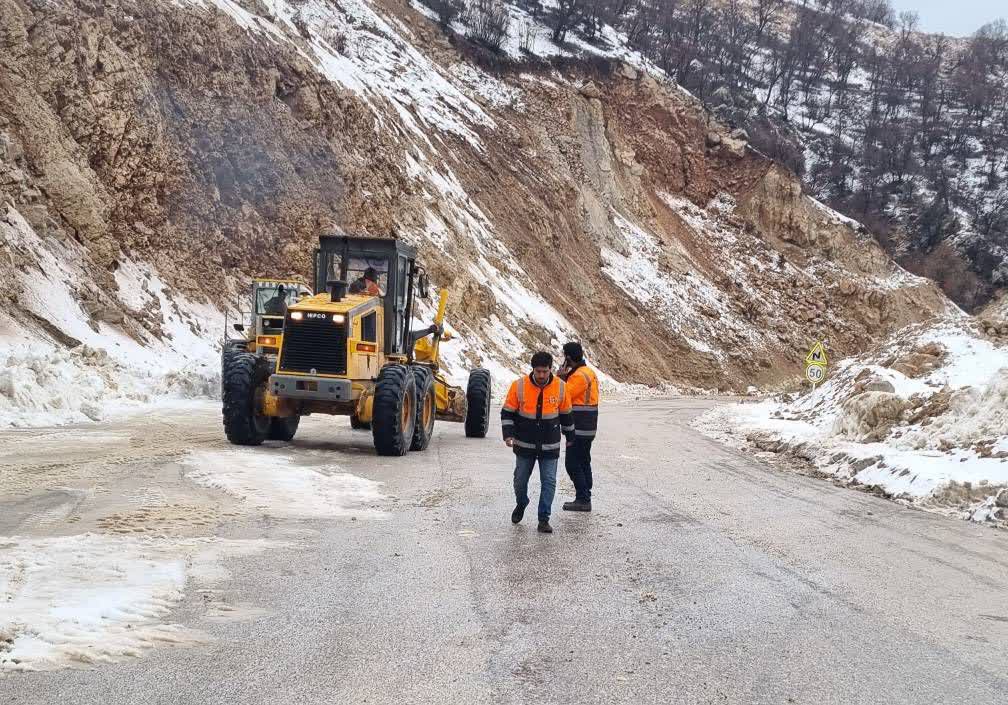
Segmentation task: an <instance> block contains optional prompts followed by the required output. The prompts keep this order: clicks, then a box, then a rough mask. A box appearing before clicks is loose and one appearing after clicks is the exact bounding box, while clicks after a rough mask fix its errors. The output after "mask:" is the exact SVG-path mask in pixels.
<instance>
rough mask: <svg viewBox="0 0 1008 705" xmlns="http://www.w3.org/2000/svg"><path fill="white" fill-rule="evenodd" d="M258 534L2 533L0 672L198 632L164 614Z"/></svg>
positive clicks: (180, 640)
mask: <svg viewBox="0 0 1008 705" xmlns="http://www.w3.org/2000/svg"><path fill="white" fill-rule="evenodd" d="M264 546H265V544H264V543H262V542H256V541H219V540H212V539H202V540H200V539H190V540H185V541H181V542H180V541H172V540H166V539H150V538H134V537H113V536H101V535H96V534H82V535H78V536H61V537H55V538H19V537H12V538H0V548H2V551H0V602H2V603H3V606H4V608H3V610H2V611H0V671H3V670H32V671H41V670H54V669H58V668H67V667H85V666H88V665H92V664H99V663H110V662H114V661H119V660H122V659H125V658H129V657H136V656H140V655H142V654H143V653H145V652H146V651H149V650H150V649H152V648H154V647H156V646H158V645H164V644H192V643H197V642H200V641H202V640H203V638H204V637H203V636H202V635H201V634H200V633H199V632H196V631H194V630H191V629H186V628H184V627H182V626H180V625H178V624H173V623H171V622H170V621H169V617H170V613H171V610H172V609H173V608H174V607H175V606H176V605H177V604H178V603H179V602H180V601H181V600H182V597H183V591H184V589H185V586H186V583H187V581H188V580H190V579H194V580H197V581H199V582H201V583H206V582H209V581H214V580H216V579H219V578H220V577H221V576H222V575H223V574H222V573H220V572H219V571H218V570H214V571H209V570H204V569H203V568H202V567H203V566H209V565H213V564H215V563H216V562H217V561H218V560H219V559H220V558H221V557H222V556H223V555H230V556H234V555H243V554H244V555H247V554H250V553H255V552H257V551H259V550H261V549H262V548H263V547H264Z"/></svg>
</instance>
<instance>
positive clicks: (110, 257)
mask: <svg viewBox="0 0 1008 705" xmlns="http://www.w3.org/2000/svg"><path fill="white" fill-rule="evenodd" d="M740 137H742V136H740V135H737V134H736V135H734V136H733V135H731V134H728V132H727V131H726V130H725V129H724V128H723V127H721V126H720V125H718V124H717V123H716V122H713V121H711V120H710V118H709V117H708V116H707V114H706V113H705V112H704V111H703V110H702V108H701V107H700V106H699V105H698V104H697V103H696V101H694V100H693V99H692V98H691V97H690V96H689V95H688V94H686V93H684V92H682V91H680V90H679V89H677V88H676V87H674V86H666V85H661V84H659V83H658V82H657V81H656V80H655V79H654V78H652V77H651V76H649V75H648V74H647V73H645V72H643V71H641V70H640V67H634V66H631V65H629V64H626V63H621V62H599V61H591V62H581V63H578V62H566V63H565V64H564V65H563V67H562V68H556V67H552V66H550V65H549V64H545V63H544V64H542V65H540V66H539V67H538V68H537V69H535V70H529V71H527V72H524V73H521V72H518V71H513V72H509V73H505V74H503V75H490V74H488V73H486V72H485V71H484V70H483V69H481V68H479V67H478V66H476V65H474V64H472V63H470V62H468V61H467V60H466V59H465V58H464V57H463V54H461V53H460V52H459V50H458V48H457V47H456V46H453V45H452V44H451V43H449V42H448V41H447V39H446V37H445V36H444V34H443V33H442V32H441V30H439V29H438V28H437V26H436V25H435V24H434V23H433V22H431V21H430V20H429V19H428V18H427V17H425V16H424V15H422V14H421V13H420V12H419V11H418V9H417V8H416V7H414V6H411V5H408V4H405V3H397V2H393V1H392V0H367V1H365V0H346V1H342V2H339V3H336V2H322V1H321V0H318V1H312V2H294V1H293V0H292V1H290V2H282V1H272V2H266V1H256V0H249V1H247V2H237V1H232V0H191V1H189V2H132V1H129V0H109V1H106V2H91V1H87V0H76V1H71V0H65V1H62V2H51V1H49V0H0V201H2V202H3V205H2V207H0V228H3V229H4V234H5V238H4V242H3V243H2V244H0V246H2V247H3V248H4V249H3V251H2V252H0V269H2V275H3V276H2V278H0V295H2V296H3V297H4V298H5V301H6V302H7V304H8V306H7V307H6V308H7V310H8V314H7V315H8V316H9V317H10V319H11V320H10V321H8V322H7V324H8V325H11V326H14V327H18V328H19V329H21V330H25V331H30V335H37V336H38V337H40V338H46V339H50V340H53V341H54V343H55V344H58V345H66V344H72V340H73V338H74V336H73V335H72V331H67V330H65V328H66V326H65V325H61V324H60V323H59V320H62V319H58V318H54V317H53V316H51V315H50V311H48V310H47V309H48V308H51V307H52V306H53V304H52V302H51V301H50V300H48V299H47V298H46V296H45V295H44V293H40V291H39V287H38V286H37V283H38V282H40V281H41V282H44V283H46V286H52V287H56V286H57V283H55V279H54V277H55V278H57V279H60V282H59V286H64V285H65V286H66V287H67V291H68V292H69V297H70V298H71V299H72V302H70V303H71V304H72V306H73V307H74V312H73V313H74V315H78V312H79V316H80V317H82V318H83V319H86V320H87V321H88V324H89V325H90V327H91V328H92V329H93V330H96V331H98V332H100V333H103V334H104V333H106V332H108V331H110V330H113V329H114V330H115V331H117V332H122V333H125V334H126V335H129V336H130V337H131V338H133V339H134V340H136V341H139V342H140V343H141V344H149V343H151V342H152V341H154V340H158V339H161V338H162V337H163V336H165V335H166V332H165V330H164V328H165V325H164V323H165V316H166V312H165V311H160V310H159V307H160V306H162V304H164V305H165V306H167V307H169V308H170V307H171V306H172V303H171V302H172V301H174V300H175V299H177V298H183V299H185V300H186V301H189V302H193V304H194V305H196V304H200V303H205V304H208V305H213V306H216V307H219V308H221V307H225V306H227V305H228V304H229V302H230V301H231V300H232V299H230V297H231V296H232V295H233V293H234V292H235V291H237V287H239V286H240V285H241V283H242V282H243V280H245V279H247V278H248V277H249V276H251V275H256V274H260V275H261V274H275V275H286V274H291V273H293V274H300V275H302V276H306V275H307V274H308V272H309V271H310V265H309V262H310V259H309V258H310V253H311V250H312V247H313V243H314V241H315V238H316V237H317V235H318V234H320V233H322V232H329V231H333V230H337V231H342V232H347V233H366V234H369V235H388V236H395V237H401V238H404V239H408V240H410V241H412V242H414V243H416V244H418V245H419V246H420V248H421V253H422V257H423V259H424V261H425V263H426V264H427V266H428V268H429V269H430V270H431V272H432V273H433V275H434V279H435V282H436V283H437V284H439V285H443V286H447V287H448V288H449V290H450V292H451V296H452V299H451V301H452V318H453V323H454V325H455V326H456V327H457V328H458V329H459V330H460V332H461V333H462V336H463V338H464V344H463V345H462V346H461V347H460V348H459V349H458V350H457V351H456V353H457V356H456V360H455V361H456V362H457V363H459V364H461V362H462V358H463V357H466V358H469V360H470V361H472V362H481V363H483V364H491V365H492V366H493V367H494V369H496V370H499V371H501V372H502V373H503V370H504V369H506V368H514V367H515V366H516V365H517V364H519V363H520V362H521V360H522V359H524V357H525V356H526V354H527V353H528V351H529V350H530V349H532V348H535V347H540V346H555V345H556V344H557V342H559V341H560V340H562V339H564V338H566V337H568V336H579V337H581V338H583V339H584V340H585V341H586V343H587V344H588V347H589V350H590V352H591V354H592V356H593V358H594V359H595V360H596V361H598V362H599V363H600V365H601V366H602V368H603V369H604V370H605V371H606V372H608V373H609V374H610V375H612V376H614V377H616V378H618V379H620V380H623V381H635V382H645V383H654V382H658V381H672V382H677V383H681V384H685V385H690V386H694V385H696V386H703V387H711V386H716V387H722V388H740V387H743V388H744V386H745V385H746V384H749V383H753V382H755V383H764V382H770V381H773V380H776V379H779V378H781V377H784V376H790V375H793V374H794V373H795V366H794V363H795V362H797V361H798V360H799V356H803V352H804V349H805V348H806V347H807V346H808V344H809V342H810V341H812V340H815V339H820V338H827V339H829V341H830V343H831V346H832V348H833V349H834V350H835V351H836V352H837V353H847V352H855V351H857V350H860V349H862V348H863V347H864V346H866V345H867V344H869V343H870V342H871V341H872V340H875V339H877V338H879V337H880V336H882V335H884V334H885V333H886V332H887V331H889V330H891V329H893V328H895V327H898V326H901V325H904V324H906V323H908V322H912V321H918V320H923V319H926V318H927V317H929V316H932V315H934V314H936V313H940V312H943V311H945V310H946V307H947V306H948V303H947V301H946V299H945V298H944V297H943V296H942V295H941V294H940V293H939V292H938V291H937V290H936V289H935V287H934V286H932V285H931V284H930V283H929V282H927V281H926V280H923V279H918V278H915V277H911V276H910V275H908V274H906V273H905V272H903V271H902V270H900V269H899V268H898V267H896V266H895V265H894V264H893V263H892V262H891V261H890V260H889V259H888V258H887V257H886V256H885V254H884V253H883V252H882V250H881V249H880V248H879V247H878V246H877V245H876V244H875V242H874V240H873V239H872V238H871V237H870V235H868V234H867V233H864V232H863V231H861V230H860V228H859V226H858V225H857V224H856V223H853V222H852V221H847V220H846V219H843V218H841V217H839V216H837V215H836V214H835V213H833V212H831V211H829V210H828V209H826V208H824V207H822V206H819V205H818V204H816V203H815V202H813V201H811V200H810V199H808V198H807V197H805V196H804V195H802V193H801V189H800V186H799V185H798V182H797V181H796V180H795V179H794V178H793V176H792V175H790V174H789V173H787V172H786V171H785V170H783V169H782V168H781V167H779V166H776V165H774V164H773V163H771V162H770V161H768V160H767V159H765V158H764V157H762V156H760V155H758V154H757V153H755V152H753V151H752V150H750V149H748V147H747V145H746V143H745V142H744V140H743V139H740ZM24 221H26V222H27V224H28V225H30V230H31V235H30V236H28V235H26V234H25V233H26V232H27V230H26V228H25V227H22V226H24V225H25V222H24ZM15 231H16V232H18V233H20V235H18V236H17V237H15V235H14V233H15ZM54 262H56V263H66V262H70V263H71V265H66V266H64V265H62V264H57V265H54V264H53V263H54ZM54 267H55V268H56V269H59V270H60V272H61V273H54V272H53V271H52V270H53V269H54ZM137 273H139V274H137ZM127 274H128V276H127ZM152 277H153V279H152ZM155 280H156V284H152V283H149V282H154V281H155ZM33 282H34V283H33ZM137 282H139V284H138V283H137ZM137 286H139V287H140V288H141V289H142V290H143V291H142V292H137V291H132V290H130V289H133V288H135V287H137ZM43 288H45V287H43ZM155 289H156V292H155V293H157V296H154V294H152V293H151V292H152V291H154V290H155ZM165 302H167V303H165ZM54 320H55V321H56V323H55V324H54V323H53V321H54ZM191 325H192V327H193V330H194V334H196V335H201V336H207V335H210V336H215V335H218V334H219V333H218V332H217V331H212V330H210V329H209V327H208V326H202V325H201V324H200V323H198V322H197V321H195V320H194V321H193V322H192V323H191ZM68 335H69V337H70V339H71V340H70V341H68V340H67V339H66V338H67V336H68ZM60 336H63V339H62V340H61V338H60Z"/></svg>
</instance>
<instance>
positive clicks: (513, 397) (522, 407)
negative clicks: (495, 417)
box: [501, 375, 574, 458]
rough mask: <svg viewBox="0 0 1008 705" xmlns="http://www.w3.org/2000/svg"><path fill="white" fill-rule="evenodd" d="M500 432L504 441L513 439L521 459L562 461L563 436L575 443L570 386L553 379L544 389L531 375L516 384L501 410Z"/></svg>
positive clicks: (551, 378) (513, 385)
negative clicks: (522, 457)
mask: <svg viewBox="0 0 1008 705" xmlns="http://www.w3.org/2000/svg"><path fill="white" fill-rule="evenodd" d="M501 430H502V431H503V432H504V440H507V439H509V438H513V439H514V446H513V447H514V452H515V453H517V454H518V455H527V456H537V457H541V458H558V457H560V448H561V447H562V446H563V436H566V437H567V440H568V441H573V440H574V418H573V416H572V415H571V400H570V397H569V395H568V393H567V385H566V384H565V383H564V381H563V380H562V379H560V378H559V377H553V376H551V377H550V380H549V382H547V383H546V384H545V385H544V386H542V387H540V386H539V385H537V384H536V383H535V382H533V381H532V375H528V376H526V377H522V378H521V379H517V380H515V381H514V382H513V383H512V384H511V389H510V390H509V391H508V395H507V399H505V400H504V406H503V407H501Z"/></svg>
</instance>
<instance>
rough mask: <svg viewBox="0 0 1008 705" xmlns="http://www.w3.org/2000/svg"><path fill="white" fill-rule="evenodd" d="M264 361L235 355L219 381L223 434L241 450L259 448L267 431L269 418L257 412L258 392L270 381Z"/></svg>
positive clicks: (250, 355)
mask: <svg viewBox="0 0 1008 705" xmlns="http://www.w3.org/2000/svg"><path fill="white" fill-rule="evenodd" d="M269 375H270V367H269V363H268V362H267V361H266V359H265V358H262V357H259V356H258V355H253V354H252V353H235V354H234V355H233V356H232V357H231V359H230V361H229V362H228V364H227V367H226V368H225V369H224V374H223V377H222V380H221V385H222V392H223V394H222V396H223V400H224V402H223V405H222V408H221V411H222V413H223V416H224V433H225V434H226V435H227V439H228V440H229V441H231V442H232V443H234V444H235V445H240V446H257V445H260V444H261V443H262V442H263V441H264V440H266V436H267V434H268V433H269V430H270V421H271V420H270V417H269V416H260V415H259V414H258V413H256V412H257V405H258V401H259V400H258V395H259V391H260V390H261V389H263V388H264V387H265V385H266V380H267V379H269Z"/></svg>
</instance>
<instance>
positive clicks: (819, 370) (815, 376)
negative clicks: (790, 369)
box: [805, 365, 826, 384]
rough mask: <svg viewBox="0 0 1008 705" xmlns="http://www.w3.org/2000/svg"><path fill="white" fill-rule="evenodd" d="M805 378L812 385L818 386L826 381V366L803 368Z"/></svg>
mask: <svg viewBox="0 0 1008 705" xmlns="http://www.w3.org/2000/svg"><path fill="white" fill-rule="evenodd" d="M805 378H806V379H808V381H809V382H811V383H812V384H819V383H820V382H822V381H823V380H824V379H826V366H825V365H809V366H808V367H806V368H805Z"/></svg>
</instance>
